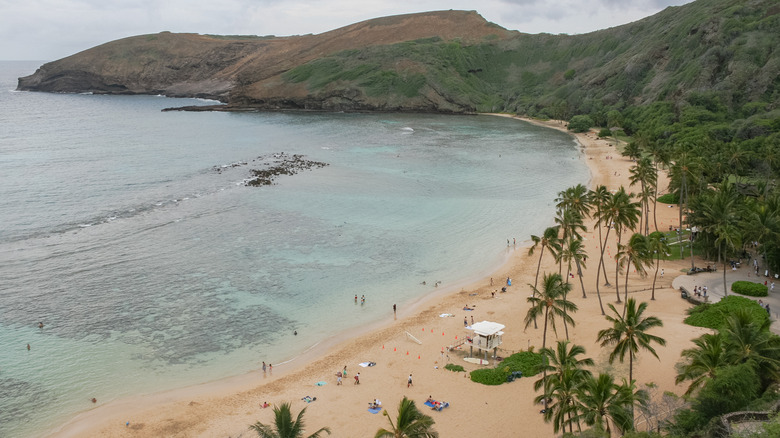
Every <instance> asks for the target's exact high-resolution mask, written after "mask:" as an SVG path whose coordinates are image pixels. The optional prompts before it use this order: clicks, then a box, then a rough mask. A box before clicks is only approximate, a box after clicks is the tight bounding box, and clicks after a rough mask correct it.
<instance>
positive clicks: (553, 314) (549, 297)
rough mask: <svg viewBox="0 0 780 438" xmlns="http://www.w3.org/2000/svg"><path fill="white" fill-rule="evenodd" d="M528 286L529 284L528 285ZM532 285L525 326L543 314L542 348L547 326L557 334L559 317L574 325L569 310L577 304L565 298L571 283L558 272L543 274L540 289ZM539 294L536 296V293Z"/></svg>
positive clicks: (545, 373) (573, 309)
mask: <svg viewBox="0 0 780 438" xmlns="http://www.w3.org/2000/svg"><path fill="white" fill-rule="evenodd" d="M529 286H530V285H529ZM532 287H533V291H534V293H533V295H531V296H530V297H528V302H529V303H531V308H530V309H528V313H526V315H525V328H528V326H529V325H531V322H532V321H535V320H536V317H537V316H542V315H544V329H543V331H542V348H545V347H546V346H547V326H548V325H549V326H550V327H552V329H553V331H554V332H555V333H556V334H557V333H558V331H557V330H556V328H555V321H556V319H557V318H561V319H562V320H563V321H565V322H566V323H568V324H571V325H572V327H573V326H574V319H572V317H571V315H569V313H570V312H576V311H577V305H576V304H574V303H572V302H571V301H569V300H567V299H566V295H567V294H568V292H569V291H570V290H571V284H569V283H564V282H563V280H562V279H561V276H560V274H555V273H553V274H544V277H543V279H542V290H541V291H540V290H538V289H537V288H536V286H532ZM537 294H538V295H539V296H538V297H537V296H536V295H537ZM544 378H545V379H546V378H547V371H546V369H545V371H544ZM544 407H545V409H547V398H545V406H544Z"/></svg>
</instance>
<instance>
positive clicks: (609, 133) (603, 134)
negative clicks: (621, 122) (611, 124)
mask: <svg viewBox="0 0 780 438" xmlns="http://www.w3.org/2000/svg"><path fill="white" fill-rule="evenodd" d="M599 137H612V131H610V130H609V128H601V130H600V131H599Z"/></svg>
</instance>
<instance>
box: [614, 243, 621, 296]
mask: <svg viewBox="0 0 780 438" xmlns="http://www.w3.org/2000/svg"><path fill="white" fill-rule="evenodd" d="M620 234H621V233H620V232H618V230H617V228H615V235H616V236H617V247H618V251H620V237H621V236H620ZM615 295H617V302H618V304H619V303H620V302H621V301H620V263H618V256H617V254H615Z"/></svg>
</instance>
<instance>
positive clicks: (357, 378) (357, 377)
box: [355, 373, 360, 385]
mask: <svg viewBox="0 0 780 438" xmlns="http://www.w3.org/2000/svg"><path fill="white" fill-rule="evenodd" d="M355 385H360V373H357V374H355Z"/></svg>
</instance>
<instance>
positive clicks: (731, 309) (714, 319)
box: [685, 295, 769, 330]
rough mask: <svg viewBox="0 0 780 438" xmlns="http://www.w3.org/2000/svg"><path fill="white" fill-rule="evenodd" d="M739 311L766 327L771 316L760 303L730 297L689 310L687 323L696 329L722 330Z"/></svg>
mask: <svg viewBox="0 0 780 438" xmlns="http://www.w3.org/2000/svg"><path fill="white" fill-rule="evenodd" d="M737 311H741V312H747V313H748V314H749V317H750V319H751V321H753V322H755V323H756V324H758V325H764V324H765V323H766V322H767V321H768V320H769V315H768V314H767V312H766V310H764V309H763V308H762V307H761V306H760V305H758V303H756V302H755V301H753V300H751V299H749V298H743V297H737V296H733V295H732V296H729V297H725V298H723V299H721V300H720V301H718V302H717V303H713V304H709V303H705V304H700V305H698V306H696V307H692V308H690V309H689V310H688V315H689V316H688V317H687V318H685V323H686V324H689V325H692V326H695V327H706V328H711V329H715V330H718V329H721V328H723V327H725V326H726V321H727V319H728V316H729V315H731V314H734V313H736V312H737Z"/></svg>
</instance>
